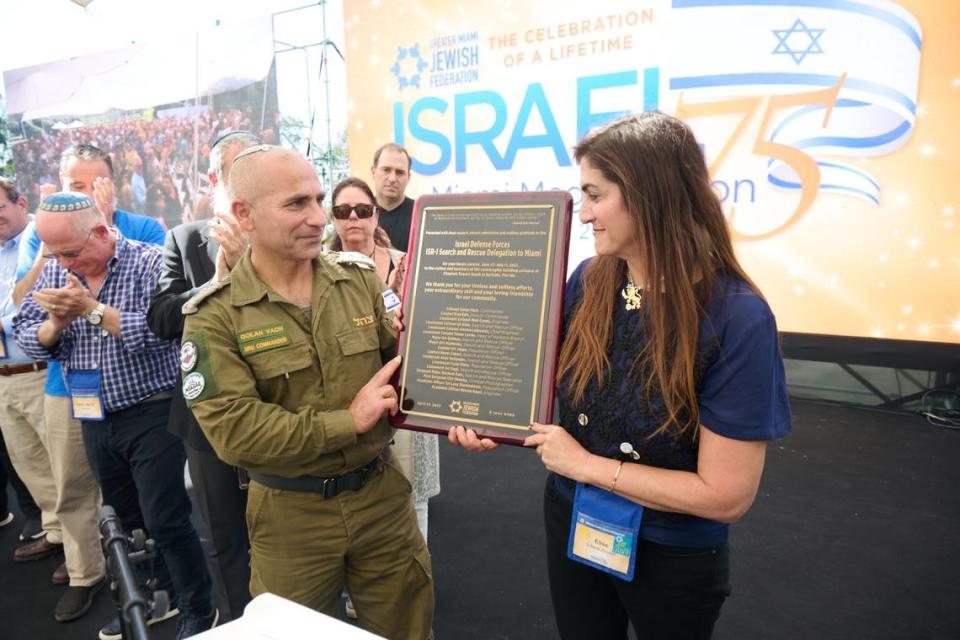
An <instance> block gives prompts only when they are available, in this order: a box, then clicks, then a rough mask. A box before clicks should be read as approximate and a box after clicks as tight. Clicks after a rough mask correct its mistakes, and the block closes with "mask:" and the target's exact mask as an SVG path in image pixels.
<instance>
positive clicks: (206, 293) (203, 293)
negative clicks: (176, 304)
mask: <svg viewBox="0 0 960 640" xmlns="http://www.w3.org/2000/svg"><path fill="white" fill-rule="evenodd" d="M228 284H230V276H227V277H226V278H224V279H223V280H214V281H212V282H208V283H207V284H205V285H203V287H202V288H201V289H200V291H198V292H197V293H196V294H195V295H194V296H193V297H192V298H190V299H189V300H187V301H186V302H184V303H183V307H182V308H181V311H182V312H183V315H185V316H188V315H190V314H192V313H196V312H197V311H198V310H199V309H200V304H201V303H202V302H203V301H204V300H206V299H207V298H209V297H210V296H212V295H213V294H215V293H216V292H217V291H220V289H223V288H224V287H225V286H227V285H228Z"/></svg>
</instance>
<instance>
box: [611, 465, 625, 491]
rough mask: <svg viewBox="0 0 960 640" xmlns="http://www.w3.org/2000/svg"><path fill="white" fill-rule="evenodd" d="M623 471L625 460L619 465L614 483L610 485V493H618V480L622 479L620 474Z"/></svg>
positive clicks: (614, 476) (614, 475)
mask: <svg viewBox="0 0 960 640" xmlns="http://www.w3.org/2000/svg"><path fill="white" fill-rule="evenodd" d="M622 470H623V460H621V461H620V462H618V463H617V470H616V472H615V473H614V474H613V482H611V483H610V489H609V491H610V493H616V492H617V480H619V479H620V472H621V471H622Z"/></svg>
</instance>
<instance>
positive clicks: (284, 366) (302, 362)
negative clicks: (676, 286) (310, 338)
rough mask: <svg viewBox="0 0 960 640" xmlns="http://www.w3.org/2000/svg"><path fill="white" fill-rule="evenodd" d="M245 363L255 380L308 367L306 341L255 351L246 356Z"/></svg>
mask: <svg viewBox="0 0 960 640" xmlns="http://www.w3.org/2000/svg"><path fill="white" fill-rule="evenodd" d="M247 364H248V365H250V369H251V370H253V375H254V377H255V378H256V379H257V380H268V379H270V378H275V377H277V376H282V375H284V374H288V373H293V372H294V371H299V370H301V369H306V368H307V367H309V366H310V364H311V358H310V349H309V348H308V347H307V345H306V343H299V344H293V345H290V346H289V347H284V348H283V349H274V350H273V351H266V352H264V353H255V354H253V355H249V356H247Z"/></svg>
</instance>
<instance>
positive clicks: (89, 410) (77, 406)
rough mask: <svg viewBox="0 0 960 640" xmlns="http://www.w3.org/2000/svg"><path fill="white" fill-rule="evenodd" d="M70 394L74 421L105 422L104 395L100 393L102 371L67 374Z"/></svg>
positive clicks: (71, 412)
mask: <svg viewBox="0 0 960 640" xmlns="http://www.w3.org/2000/svg"><path fill="white" fill-rule="evenodd" d="M67 391H69V392H70V415H71V416H72V417H73V419H74V420H90V421H92V420H97V421H100V420H103V419H104V411H103V394H101V393H100V370H99V369H92V370H83V369H78V370H73V371H68V372H67Z"/></svg>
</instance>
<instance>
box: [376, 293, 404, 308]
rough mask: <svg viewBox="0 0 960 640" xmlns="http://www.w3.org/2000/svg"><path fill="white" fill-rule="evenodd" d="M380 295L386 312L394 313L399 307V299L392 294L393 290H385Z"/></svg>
mask: <svg viewBox="0 0 960 640" xmlns="http://www.w3.org/2000/svg"><path fill="white" fill-rule="evenodd" d="M380 295H381V296H383V306H385V307H386V308H387V312H390V311H394V310H395V309H397V307H399V306H400V298H398V297H397V294H396V293H394V292H393V289H387V290H386V291H384V292H383V293H381V294H380Z"/></svg>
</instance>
